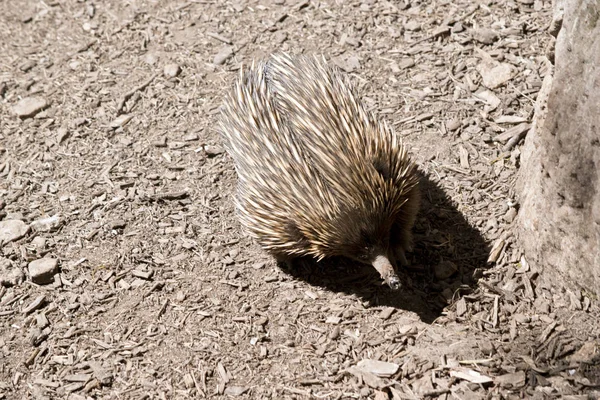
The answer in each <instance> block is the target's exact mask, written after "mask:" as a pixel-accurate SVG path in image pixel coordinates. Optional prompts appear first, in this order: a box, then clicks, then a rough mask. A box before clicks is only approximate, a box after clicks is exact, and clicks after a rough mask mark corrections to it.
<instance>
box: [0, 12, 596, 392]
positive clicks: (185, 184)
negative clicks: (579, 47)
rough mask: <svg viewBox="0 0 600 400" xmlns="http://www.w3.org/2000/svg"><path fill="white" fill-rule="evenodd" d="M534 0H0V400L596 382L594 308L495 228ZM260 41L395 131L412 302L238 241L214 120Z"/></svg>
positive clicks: (527, 96) (346, 267)
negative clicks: (310, 60) (415, 190)
mask: <svg viewBox="0 0 600 400" xmlns="http://www.w3.org/2000/svg"><path fill="white" fill-rule="evenodd" d="M551 8H552V6H551V3H550V1H546V0H515V1H512V0H500V1H487V0H484V1H482V2H476V1H470V0H456V1H449V0H443V1H440V0H434V1H419V0H415V1H411V2H387V1H373V0H365V1H362V2H358V1H350V2H346V1H339V0H338V1H300V2H297V1H286V0H271V1H244V2H229V1H210V0H207V1H200V0H194V1H188V2H184V1H173V2H167V1H163V2H159V1H123V2H122V1H116V0H108V1H97V2H92V1H74V0H68V1H64V0H57V1H56V0H46V1H24V0H19V1H16V0H10V1H9V0H5V1H0V52H1V54H2V57H1V58H0V199H1V200H0V224H3V225H1V229H0V231H2V232H0V238H1V239H0V242H2V243H0V244H1V245H2V247H1V251H2V253H1V254H0V280H1V282H2V284H1V285H0V399H20V398H24V399H25V398H27V399H29V398H31V399H63V398H68V399H154V398H156V399H185V398H230V397H238V398H246V399H304V398H317V399H359V398H361V399H362V398H364V399H367V398H369V399H377V400H384V399H394V400H396V399H418V398H441V399H479V398H498V399H500V398H538V399H542V398H558V397H563V398H573V399H575V398H594V396H597V393H598V392H594V391H595V390H598V386H594V385H598V384H600V362H598V356H594V354H596V353H597V352H598V347H599V346H598V343H599V342H598V340H599V337H600V327H599V324H598V322H597V321H598V320H599V319H598V318H599V317H600V313H599V312H598V306H597V299H596V298H594V297H593V296H591V295H589V294H588V293H582V292H578V291H568V290H556V289H553V288H552V286H551V285H550V284H547V283H544V282H543V281H542V280H541V279H540V277H539V276H538V273H537V272H536V271H535V270H533V269H532V268H531V267H530V266H529V265H528V264H527V262H526V260H525V259H524V258H522V256H521V253H520V251H519V246H518V243H516V242H515V239H514V237H513V236H512V234H511V223H512V222H513V220H514V218H515V215H516V213H517V211H518V198H517V197H516V195H515V193H514V181H515V179H516V172H517V171H518V168H519V154H520V153H519V145H520V142H519V140H520V139H522V137H523V135H524V134H525V133H526V132H527V130H528V129H529V127H530V123H531V121H532V116H533V109H534V102H535V99H536V96H537V93H538V91H539V90H540V87H541V84H542V81H543V78H544V76H545V74H546V73H547V71H548V65H547V63H546V62H545V58H544V56H545V54H546V53H545V52H546V46H547V44H548V42H549V40H550V35H549V34H548V32H547V28H548V26H549V22H550V19H551ZM276 51H286V52H290V53H315V52H316V53H320V54H323V55H325V56H326V58H327V59H328V60H330V61H331V62H332V63H335V64H337V65H338V66H340V67H341V68H342V69H344V70H345V71H346V72H347V73H349V74H350V75H352V77H353V80H354V81H355V82H356V84H357V85H358V86H359V88H360V92H361V93H362V95H363V98H364V101H365V102H366V103H367V105H368V106H369V107H370V108H372V109H374V110H376V111H377V112H378V113H379V115H380V116H381V117H382V118H385V119H387V120H388V121H390V122H391V123H392V124H393V125H394V127H395V128H396V130H397V131H398V132H400V133H401V135H402V137H403V138H404V139H405V141H406V142H407V143H408V144H409V146H410V149H411V153H412V155H413V156H414V158H415V159H416V161H417V163H418V164H419V168H420V170H421V172H422V174H423V186H422V189H423V198H424V201H423V206H422V209H421V212H420V214H419V218H418V220H417V223H416V226H415V229H414V232H415V237H416V248H415V250H414V252H413V253H412V254H410V260H411V263H412V266H411V268H409V269H408V270H407V271H406V279H408V280H410V285H409V287H408V289H407V290H404V291H403V292H401V293H395V292H391V291H390V290H389V289H387V288H386V287H385V286H382V285H381V282H380V281H379V279H378V277H377V274H376V272H375V271H374V270H372V269H371V268H362V267H359V266H356V265H354V264H353V263H351V262H349V261H345V260H330V261H327V262H325V263H323V264H321V265H311V264H308V265H306V266H304V267H302V268H301V269H299V270H294V271H285V270H282V269H281V268H279V267H278V266H277V265H276V264H275V262H274V261H273V260H272V259H271V258H270V257H269V256H268V255H266V254H265V253H263V252H262V251H261V250H260V249H259V248H258V246H257V245H256V244H255V243H253V242H252V241H251V240H249V238H248V237H247V236H246V235H244V233H243V232H242V231H241V229H240V226H239V223H238V222H237V220H236V218H235V215H234V210H233V202H232V194H233V192H234V189H235V180H236V177H235V173H234V170H233V165H232V162H231V160H230V158H229V157H228V156H227V154H226V153H225V152H224V150H223V146H222V143H221V141H220V138H219V137H218V136H217V135H216V134H215V131H214V124H215V120H216V117H217V114H218V112H219V106H220V104H221V101H222V98H223V95H224V91H225V90H227V89H228V88H229V87H230V86H231V84H232V82H233V79H234V78H235V76H236V74H237V73H238V71H239V68H240V65H241V64H242V63H248V62H251V60H252V59H254V58H258V57H264V56H265V55H268V54H270V53H273V52H276ZM24 99H25V100H24ZM38 259H42V261H39V262H38V261H35V260H38ZM582 345H583V347H582ZM594 357H596V359H595V360H594ZM377 361H380V362H377ZM594 361H595V363H594ZM382 362H385V363H382ZM594 393H596V394H594ZM569 396H571V397H569ZM588 396H589V397H588Z"/></svg>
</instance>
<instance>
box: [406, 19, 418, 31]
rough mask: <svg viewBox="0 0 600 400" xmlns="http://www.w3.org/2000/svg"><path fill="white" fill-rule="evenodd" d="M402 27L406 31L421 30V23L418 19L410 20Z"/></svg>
mask: <svg viewBox="0 0 600 400" xmlns="http://www.w3.org/2000/svg"><path fill="white" fill-rule="evenodd" d="M404 29H406V30H407V31H412V32H417V31H420V30H421V24H420V23H419V22H418V21H415V20H411V21H408V22H407V23H406V24H405V25H404Z"/></svg>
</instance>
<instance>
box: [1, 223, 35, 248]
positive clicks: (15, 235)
mask: <svg viewBox="0 0 600 400" xmlns="http://www.w3.org/2000/svg"><path fill="white" fill-rule="evenodd" d="M27 232H29V226H28V225H27V224H26V223H25V222H23V221H21V220H17V219H9V220H4V221H0V246H3V245H5V244H6V243H10V242H13V241H15V240H19V239H21V238H22V237H23V236H25V234H26V233H27Z"/></svg>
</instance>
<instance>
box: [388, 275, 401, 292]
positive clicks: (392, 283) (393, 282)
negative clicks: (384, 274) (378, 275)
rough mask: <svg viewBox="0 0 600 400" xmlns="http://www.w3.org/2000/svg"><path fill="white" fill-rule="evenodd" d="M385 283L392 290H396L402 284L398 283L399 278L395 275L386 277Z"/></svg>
mask: <svg viewBox="0 0 600 400" xmlns="http://www.w3.org/2000/svg"><path fill="white" fill-rule="evenodd" d="M387 284H388V286H389V287H390V289H392V290H398V289H400V287H401V286H402V284H401V283H400V278H398V277H397V276H396V275H392V276H390V277H389V278H388V279H387Z"/></svg>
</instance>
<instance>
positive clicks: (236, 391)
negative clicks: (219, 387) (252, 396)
mask: <svg viewBox="0 0 600 400" xmlns="http://www.w3.org/2000/svg"><path fill="white" fill-rule="evenodd" d="M247 390H248V388H246V387H244V386H227V387H226V388H225V394H226V395H228V396H241V395H243V394H244V393H246V391H247Z"/></svg>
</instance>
